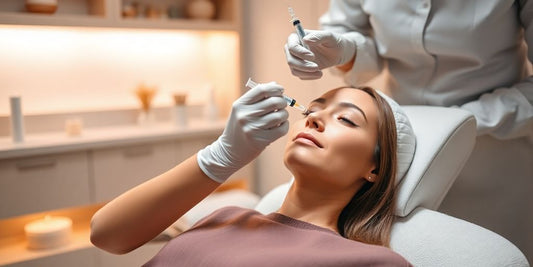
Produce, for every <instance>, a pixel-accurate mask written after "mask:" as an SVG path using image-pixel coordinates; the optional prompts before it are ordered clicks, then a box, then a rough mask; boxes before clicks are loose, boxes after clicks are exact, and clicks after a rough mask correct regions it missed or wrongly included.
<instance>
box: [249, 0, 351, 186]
mask: <svg viewBox="0 0 533 267" xmlns="http://www.w3.org/2000/svg"><path fill="white" fill-rule="evenodd" d="M243 2H244V5H245V6H244V10H245V11H247V15H246V16H245V22H244V24H245V29H244V38H245V40H244V41H245V44H246V45H247V51H246V53H245V60H246V61H245V62H246V66H248V69H247V72H245V73H247V74H248V75H249V76H251V77H253V78H254V80H256V81H258V82H268V81H276V82H278V83H279V84H281V85H283V86H284V87H285V93H286V94H287V95H289V96H291V97H294V98H296V99H297V100H298V101H299V102H302V103H304V104H306V103H308V102H309V101H311V100H312V99H314V98H316V97H317V96H319V95H320V94H321V93H323V92H325V91H327V90H328V89H331V88H334V87H338V86H340V85H342V84H344V82H343V81H342V79H341V78H340V77H334V76H332V75H331V74H330V73H329V72H327V71H326V72H324V73H325V76H324V77H323V78H321V79H320V80H315V81H301V80H300V79H298V78H296V77H294V76H292V74H291V73H290V70H289V67H288V66H287V63H286V60H285V53H284V50H283V46H284V45H285V42H286V40H287V37H288V36H289V34H290V33H291V32H293V31H294V28H293V26H292V24H291V23H290V22H289V19H290V16H289V14H288V11H287V7H288V6H287V3H290V5H291V6H292V7H293V9H294V11H295V13H296V15H297V16H298V17H299V18H300V20H301V21H302V25H303V26H304V27H305V28H306V29H317V28H318V18H319V16H320V15H321V14H323V13H324V12H325V11H326V10H327V6H328V3H329V1H327V0H293V1H260V0H245V1H243ZM301 117H302V116H301V114H299V112H297V111H295V110H292V109H290V116H289V121H290V122H293V121H295V120H297V119H300V118H301ZM286 142H287V138H286V137H283V138H281V139H279V140H278V141H276V142H274V143H273V144H271V145H270V146H269V147H268V148H267V149H266V150H265V151H264V152H263V153H262V154H261V156H260V157H259V158H258V159H257V160H256V168H257V173H256V179H257V181H256V185H257V188H256V189H257V191H258V192H259V193H261V194H264V193H266V192H268V191H269V190H270V189H272V188H273V187H275V186H276V185H278V184H281V183H283V182H286V181H288V180H289V179H290V177H291V174H290V172H289V171H288V170H287V169H286V168H285V166H284V164H283V151H284V147H285V144H286Z"/></svg>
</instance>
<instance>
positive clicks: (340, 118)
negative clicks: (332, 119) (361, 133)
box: [339, 117, 358, 126]
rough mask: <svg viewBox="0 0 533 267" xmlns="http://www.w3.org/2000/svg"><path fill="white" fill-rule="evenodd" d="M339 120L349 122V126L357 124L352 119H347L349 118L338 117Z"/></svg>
mask: <svg viewBox="0 0 533 267" xmlns="http://www.w3.org/2000/svg"><path fill="white" fill-rule="evenodd" d="M339 120H340V121H342V122H344V123H347V124H349V125H351V126H358V125H357V124H356V123H355V122H353V121H351V120H349V119H347V118H345V117H339Z"/></svg>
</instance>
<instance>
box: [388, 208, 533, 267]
mask: <svg viewBox="0 0 533 267" xmlns="http://www.w3.org/2000/svg"><path fill="white" fill-rule="evenodd" d="M391 248H392V249H393V250H394V251H396V252H397V253H399V254H400V255H402V256H403V257H405V258H406V259H407V260H408V261H410V262H411V263H412V264H413V265H414V266H463V267H465V266H466V267H468V266H489V267H490V266H495V267H496V266H517V267H519V266H520V267H521V266H524V267H525V266H529V264H528V262H527V259H526V257H525V256H524V254H522V252H521V251H520V250H519V249H518V248H517V247H516V246H515V245H513V244H512V243H511V242H509V241H508V240H506V239H505V238H503V237H501V236H500V235H498V234H496V233H494V232H491V231H489V230H487V229H485V228H482V227H480V226H477V225H475V224H472V223H469V222H467V221H463V220H460V219H457V218H454V217H451V216H448V215H446V214H443V213H440V212H437V211H432V210H428V209H425V208H417V209H415V210H414V211H413V212H411V214H409V216H406V217H403V218H400V217H399V218H398V220H397V221H396V222H395V223H394V225H393V228H392V234H391Z"/></svg>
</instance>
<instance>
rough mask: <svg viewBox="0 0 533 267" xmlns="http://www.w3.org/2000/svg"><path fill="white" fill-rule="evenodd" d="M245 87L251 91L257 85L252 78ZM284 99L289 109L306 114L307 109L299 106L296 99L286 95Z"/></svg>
mask: <svg viewBox="0 0 533 267" xmlns="http://www.w3.org/2000/svg"><path fill="white" fill-rule="evenodd" d="M245 86H246V87H248V88H250V89H251V88H254V87H256V86H257V83H256V82H254V81H252V78H248V81H247V82H246V85H245ZM283 99H285V101H286V102H287V105H289V107H293V108H296V109H298V110H300V111H302V112H306V111H307V109H306V108H305V107H304V106H302V105H300V104H298V103H297V102H296V99H294V98H292V97H288V96H286V95H283Z"/></svg>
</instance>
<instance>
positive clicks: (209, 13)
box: [187, 0, 216, 19]
mask: <svg viewBox="0 0 533 267" xmlns="http://www.w3.org/2000/svg"><path fill="white" fill-rule="evenodd" d="M215 13H216V10H215V4H213V2H211V1H210V0H191V1H190V2H189V4H188V5H187V14H188V15H189V17H190V18H192V19H213V18H214V17H215Z"/></svg>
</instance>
